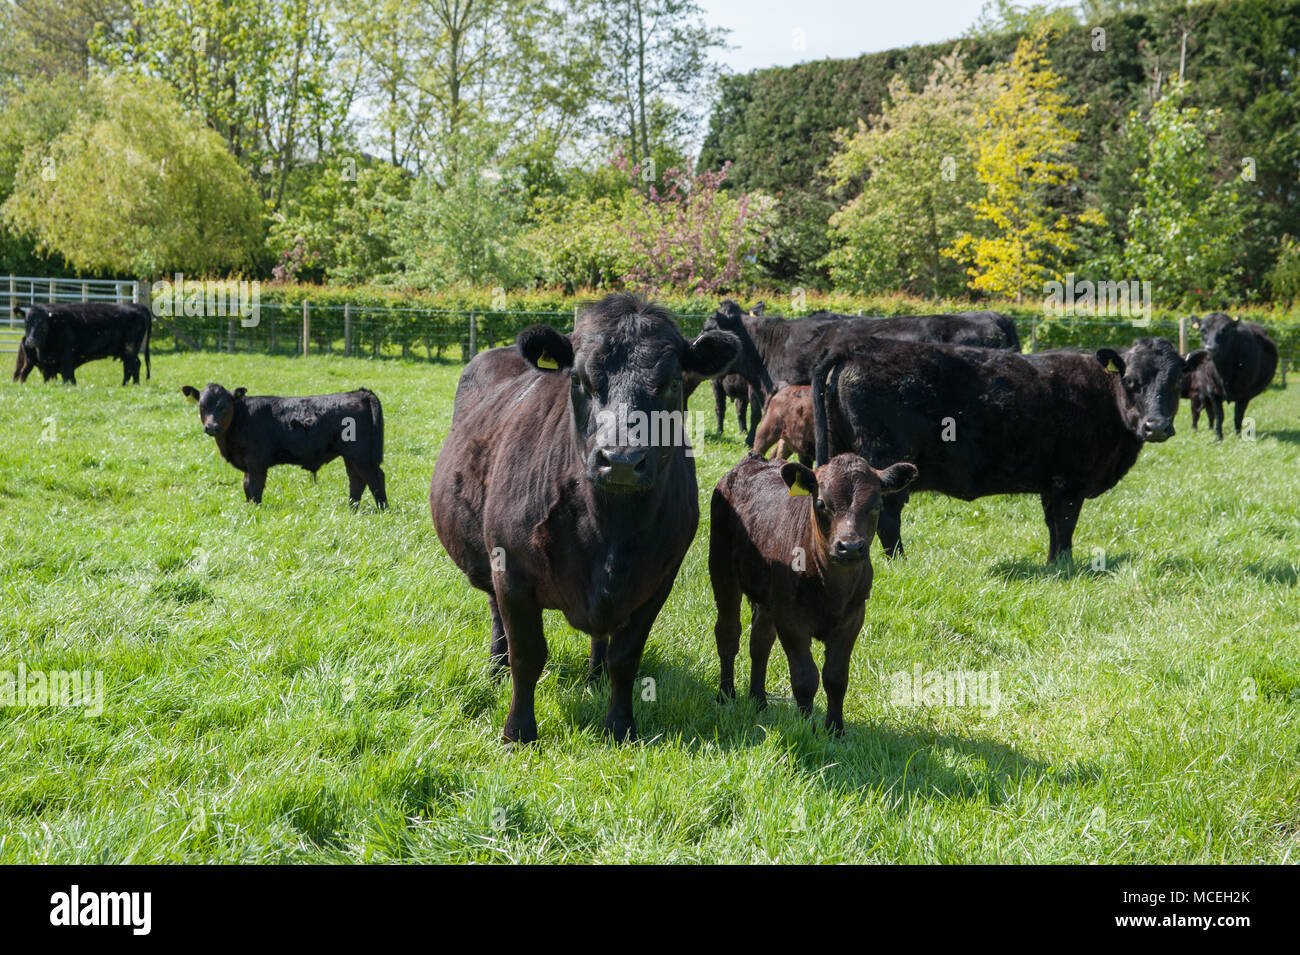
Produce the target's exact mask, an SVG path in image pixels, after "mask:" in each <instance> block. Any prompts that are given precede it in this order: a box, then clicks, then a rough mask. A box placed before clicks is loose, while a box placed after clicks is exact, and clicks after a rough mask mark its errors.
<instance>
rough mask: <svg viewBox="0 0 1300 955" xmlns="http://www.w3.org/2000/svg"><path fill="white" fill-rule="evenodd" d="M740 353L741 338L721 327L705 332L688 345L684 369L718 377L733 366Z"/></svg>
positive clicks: (709, 376)
mask: <svg viewBox="0 0 1300 955" xmlns="http://www.w3.org/2000/svg"><path fill="white" fill-rule="evenodd" d="M739 355H740V339H739V338H737V337H736V336H735V335H733V334H732V333H731V332H724V331H722V330H721V329H715V330H713V331H708V332H704V333H702V334H701V335H700V337H699V338H697V339H695V341H693V342H691V343H690V344H689V345H687V346H686V356H685V358H684V359H683V361H682V371H685V372H691V373H693V374H696V375H699V376H700V377H701V378H717V377H718V376H719V375H721V374H723V373H724V372H725V371H727V369H729V368H730V367H731V366H732V363H733V362H735V360H736V358H737V357H739Z"/></svg>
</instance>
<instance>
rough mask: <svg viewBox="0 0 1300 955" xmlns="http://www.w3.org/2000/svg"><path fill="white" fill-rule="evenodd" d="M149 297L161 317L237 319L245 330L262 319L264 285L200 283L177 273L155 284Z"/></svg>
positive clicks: (256, 282)
mask: <svg viewBox="0 0 1300 955" xmlns="http://www.w3.org/2000/svg"><path fill="white" fill-rule="evenodd" d="M150 295H151V301H152V302H153V313H154V315H156V316H157V317H159V318H214V317H215V318H238V319H239V324H240V325H241V326H243V327H244V328H254V327H256V326H257V324H258V322H260V321H261V320H262V283H261V282H258V281H256V280H254V281H251V282H250V281H248V280H246V279H242V280H238V281H237V280H235V279H223V280H204V281H200V280H198V279H187V278H186V277H185V275H184V273H182V272H177V273H176V274H175V275H174V276H173V277H172V278H171V279H162V280H161V281H158V282H154V283H153V285H152V286H150Z"/></svg>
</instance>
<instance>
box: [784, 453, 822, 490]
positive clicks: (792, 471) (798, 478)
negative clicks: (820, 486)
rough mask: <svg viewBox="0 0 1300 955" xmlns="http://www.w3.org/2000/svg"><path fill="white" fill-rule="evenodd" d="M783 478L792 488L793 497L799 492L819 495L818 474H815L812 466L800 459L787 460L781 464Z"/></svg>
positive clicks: (786, 484)
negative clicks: (801, 461)
mask: <svg viewBox="0 0 1300 955" xmlns="http://www.w3.org/2000/svg"><path fill="white" fill-rule="evenodd" d="M781 480H782V481H784V482H785V486H786V487H788V488H789V489H790V496H791V497H795V496H797V495H799V494H811V495H813V496H814V497H815V496H816V495H817V475H815V474H813V470H812V468H810V467H807V466H805V465H802V464H800V463H799V462H798V461H787V462H786V463H785V464H783V465H781Z"/></svg>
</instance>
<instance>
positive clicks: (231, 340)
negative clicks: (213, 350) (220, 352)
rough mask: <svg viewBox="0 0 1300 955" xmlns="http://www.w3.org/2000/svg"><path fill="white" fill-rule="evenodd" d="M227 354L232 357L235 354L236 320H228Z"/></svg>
mask: <svg viewBox="0 0 1300 955" xmlns="http://www.w3.org/2000/svg"><path fill="white" fill-rule="evenodd" d="M226 352H227V353H228V354H231V355H233V354H234V353H235V320H234V319H233V318H231V319H227V320H226Z"/></svg>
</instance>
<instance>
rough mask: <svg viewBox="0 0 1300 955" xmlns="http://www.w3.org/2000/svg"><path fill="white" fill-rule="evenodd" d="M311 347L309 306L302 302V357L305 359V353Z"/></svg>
mask: <svg viewBox="0 0 1300 955" xmlns="http://www.w3.org/2000/svg"><path fill="white" fill-rule="evenodd" d="M310 347H311V306H310V305H308V304H307V302H306V301H305V300H304V301H303V303H302V355H303V357H304V358H306V357H307V352H308V350H309V349H310Z"/></svg>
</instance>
